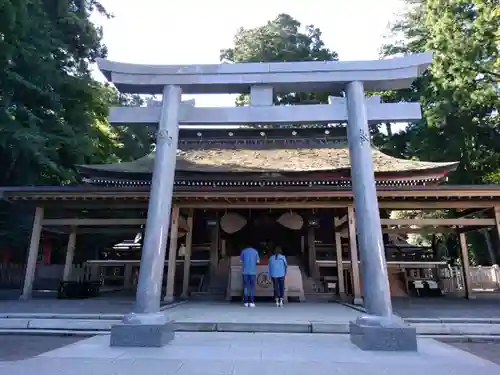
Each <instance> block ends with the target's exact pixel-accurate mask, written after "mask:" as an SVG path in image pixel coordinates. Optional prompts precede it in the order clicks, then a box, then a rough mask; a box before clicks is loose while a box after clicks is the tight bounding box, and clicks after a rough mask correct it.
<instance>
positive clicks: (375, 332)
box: [349, 316, 418, 352]
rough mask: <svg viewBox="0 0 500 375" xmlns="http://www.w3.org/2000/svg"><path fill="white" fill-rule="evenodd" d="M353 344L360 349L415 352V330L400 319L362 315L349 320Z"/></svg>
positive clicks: (416, 346) (416, 347)
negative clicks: (354, 319)
mask: <svg viewBox="0 0 500 375" xmlns="http://www.w3.org/2000/svg"><path fill="white" fill-rule="evenodd" d="M349 334H350V339H351V342H352V343H353V344H355V345H356V346H357V347H359V348H360V349H362V350H370V351H391V352H394V351H405V352H416V351H417V350H418V345H417V330H416V328H415V327H410V326H408V325H407V324H405V323H404V322H403V321H402V320H401V321H400V320H397V319H395V318H392V317H391V318H383V317H375V316H362V317H359V318H358V319H357V320H356V321H351V322H349Z"/></svg>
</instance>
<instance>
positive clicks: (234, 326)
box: [217, 323, 311, 333]
mask: <svg viewBox="0 0 500 375" xmlns="http://www.w3.org/2000/svg"><path fill="white" fill-rule="evenodd" d="M217 331H218V332H275V333H311V325H310V324H308V323H217Z"/></svg>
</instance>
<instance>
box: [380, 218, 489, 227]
mask: <svg viewBox="0 0 500 375" xmlns="http://www.w3.org/2000/svg"><path fill="white" fill-rule="evenodd" d="M380 222H381V224H382V225H415V226H418V227H423V226H452V225H455V226H462V227H465V226H488V225H491V226H493V225H495V220H494V219H380Z"/></svg>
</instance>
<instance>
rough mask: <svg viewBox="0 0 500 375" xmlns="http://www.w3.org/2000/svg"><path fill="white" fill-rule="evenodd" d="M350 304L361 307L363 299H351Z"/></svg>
mask: <svg viewBox="0 0 500 375" xmlns="http://www.w3.org/2000/svg"><path fill="white" fill-rule="evenodd" d="M352 304H353V305H356V306H363V298H353V299H352Z"/></svg>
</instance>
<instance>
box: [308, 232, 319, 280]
mask: <svg viewBox="0 0 500 375" xmlns="http://www.w3.org/2000/svg"><path fill="white" fill-rule="evenodd" d="M315 237H316V235H315V232H314V227H309V228H307V247H308V250H309V251H308V254H307V256H308V263H309V272H310V276H311V277H312V278H314V279H317V278H318V273H317V272H316V241H315Z"/></svg>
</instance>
